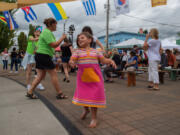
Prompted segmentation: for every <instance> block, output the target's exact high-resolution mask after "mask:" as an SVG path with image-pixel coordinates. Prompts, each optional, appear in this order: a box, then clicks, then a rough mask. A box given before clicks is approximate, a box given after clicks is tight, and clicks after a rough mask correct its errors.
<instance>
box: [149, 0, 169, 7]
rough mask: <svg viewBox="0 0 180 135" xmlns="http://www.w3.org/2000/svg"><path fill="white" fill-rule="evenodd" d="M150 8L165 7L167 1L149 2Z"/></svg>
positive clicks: (152, 0) (156, 0)
mask: <svg viewBox="0 0 180 135" xmlns="http://www.w3.org/2000/svg"><path fill="white" fill-rule="evenodd" d="M151 4H152V7H156V6H161V5H166V4H167V0H151Z"/></svg>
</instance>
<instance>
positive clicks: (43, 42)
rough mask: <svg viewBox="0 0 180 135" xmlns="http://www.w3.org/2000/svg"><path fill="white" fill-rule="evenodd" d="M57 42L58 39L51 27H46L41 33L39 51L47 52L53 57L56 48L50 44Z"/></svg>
mask: <svg viewBox="0 0 180 135" xmlns="http://www.w3.org/2000/svg"><path fill="white" fill-rule="evenodd" d="M53 42H56V39H55V37H54V35H53V33H52V32H51V31H50V30H49V29H44V31H43V32H42V33H41V35H40V38H39V41H38V49H37V51H36V52H37V53H41V54H47V55H49V56H51V57H53V55H54V48H52V47H51V46H50V45H49V44H50V43H53Z"/></svg>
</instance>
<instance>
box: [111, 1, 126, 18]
mask: <svg viewBox="0 0 180 135" xmlns="http://www.w3.org/2000/svg"><path fill="white" fill-rule="evenodd" d="M114 4H115V8H116V15H119V14H124V13H129V0H114Z"/></svg>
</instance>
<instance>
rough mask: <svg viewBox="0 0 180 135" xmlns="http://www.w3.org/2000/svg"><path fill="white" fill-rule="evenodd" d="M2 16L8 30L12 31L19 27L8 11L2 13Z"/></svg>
mask: <svg viewBox="0 0 180 135" xmlns="http://www.w3.org/2000/svg"><path fill="white" fill-rule="evenodd" d="M3 14H4V17H5V19H6V22H7V24H8V27H9V29H10V30H14V29H17V28H18V27H19V26H18V25H17V23H16V21H15V20H14V18H13V16H11V14H10V13H9V11H3Z"/></svg>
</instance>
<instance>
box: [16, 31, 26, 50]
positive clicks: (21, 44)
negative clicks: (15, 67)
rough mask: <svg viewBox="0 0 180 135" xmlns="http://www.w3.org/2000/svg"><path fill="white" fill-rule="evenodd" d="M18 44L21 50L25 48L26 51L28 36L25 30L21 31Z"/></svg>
mask: <svg viewBox="0 0 180 135" xmlns="http://www.w3.org/2000/svg"><path fill="white" fill-rule="evenodd" d="M18 46H19V50H23V51H24V52H25V51H26V47H27V36H26V34H25V33H24V32H21V33H20V34H19V35H18Z"/></svg>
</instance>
